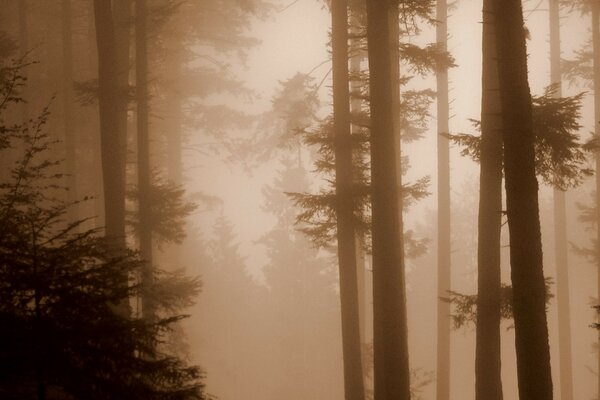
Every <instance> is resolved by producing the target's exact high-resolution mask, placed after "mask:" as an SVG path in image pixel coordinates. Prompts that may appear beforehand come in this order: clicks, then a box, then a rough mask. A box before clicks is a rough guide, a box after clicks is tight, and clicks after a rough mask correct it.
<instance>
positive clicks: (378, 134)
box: [367, 0, 410, 400]
mask: <svg viewBox="0 0 600 400" xmlns="http://www.w3.org/2000/svg"><path fill="white" fill-rule="evenodd" d="M390 3H392V4H390ZM393 4H394V2H386V1H379V0H367V39H368V51H369V73H370V79H369V90H370V98H371V103H370V106H371V193H372V216H373V226H372V231H373V239H372V240H373V316H374V318H373V319H374V321H373V331H374V332H373V336H374V337H373V347H374V374H375V400H405V399H409V398H410V373H409V364H408V340H407V339H408V334H407V325H406V293H405V279H404V259H403V251H402V247H403V241H402V235H401V234H400V227H401V226H402V221H401V214H400V212H399V206H398V203H399V202H398V193H397V190H396V184H397V181H398V179H399V178H398V177H397V176H396V166H397V162H399V161H397V160H396V154H395V152H396V151H395V148H394V146H395V145H394V116H393V113H394V112H395V111H398V110H394V109H393V106H394V101H393V90H392V86H393V85H394V82H393V81H392V72H391V65H392V57H391V54H390V43H393V41H392V38H391V36H390V29H389V28H390V26H389V24H388V23H385V21H389V18H393V16H394V14H393V13H397V12H398V8H397V4H395V5H393ZM382 22H383V23H382Z"/></svg>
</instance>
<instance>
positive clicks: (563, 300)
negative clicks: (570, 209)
mask: <svg viewBox="0 0 600 400" xmlns="http://www.w3.org/2000/svg"><path fill="white" fill-rule="evenodd" d="M549 7H550V13H549V14H550V82H551V83H552V84H557V85H558V89H557V91H556V92H555V97H561V96H562V88H561V83H562V79H561V73H560V14H559V4H558V0H549ZM554 262H555V265H556V302H557V306H558V349H559V361H560V363H559V364H560V398H561V400H573V367H572V357H571V310H570V295H569V268H568V267H569V264H568V252H567V209H566V193H565V192H564V191H562V190H560V189H556V188H555V189H554Z"/></svg>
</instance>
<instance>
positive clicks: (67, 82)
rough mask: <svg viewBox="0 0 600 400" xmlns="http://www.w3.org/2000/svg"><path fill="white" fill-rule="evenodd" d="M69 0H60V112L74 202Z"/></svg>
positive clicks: (74, 213) (74, 214) (72, 213)
mask: <svg viewBox="0 0 600 400" xmlns="http://www.w3.org/2000/svg"><path fill="white" fill-rule="evenodd" d="M71 20H72V15H71V0H62V112H63V128H64V135H65V136H64V141H65V168H66V174H67V176H66V178H67V179H66V185H67V188H68V189H69V192H68V194H67V201H68V202H69V203H74V202H75V200H77V198H78V187H77V171H76V168H77V161H76V153H75V147H76V144H75V135H74V132H73V130H74V129H73V114H74V113H75V111H74V110H73V34H72V22H71ZM69 219H70V220H71V221H75V220H77V219H78V206H77V204H73V205H72V206H71V207H70V208H69Z"/></svg>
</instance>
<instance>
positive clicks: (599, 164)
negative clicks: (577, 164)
mask: <svg viewBox="0 0 600 400" xmlns="http://www.w3.org/2000/svg"><path fill="white" fill-rule="evenodd" d="M592 46H593V51H594V135H595V137H596V140H598V138H600V2H599V1H597V0H596V1H592ZM599 172H600V151H597V152H596V251H597V252H600V173H599ZM596 259H597V260H598V264H597V265H596V268H597V298H598V299H600V254H598V256H597V257H596ZM598 321H600V319H598ZM598 345H600V330H598ZM597 359H598V360H597V376H598V382H597V385H598V396H599V397H600V351H598V354H597Z"/></svg>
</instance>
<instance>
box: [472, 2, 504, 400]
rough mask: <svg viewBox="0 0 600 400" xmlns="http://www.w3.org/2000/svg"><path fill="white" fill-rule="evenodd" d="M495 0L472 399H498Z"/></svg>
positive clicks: (487, 55) (489, 26) (488, 51)
mask: <svg viewBox="0 0 600 400" xmlns="http://www.w3.org/2000/svg"><path fill="white" fill-rule="evenodd" d="M493 6H494V5H493V0H484V2H483V34H482V62H483V63H482V76H481V156H480V168H481V172H480V177H479V185H480V186H479V221H478V239H477V325H476V345H475V399H476V400H502V376H501V356H500V354H501V352H500V350H501V348H500V296H501V294H500V286H501V275H500V234H501V226H502V225H501V223H502V120H501V114H500V96H499V92H498V90H499V88H498V69H497V64H496V43H495V40H496V35H495V30H496V27H495V18H494V10H493Z"/></svg>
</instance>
